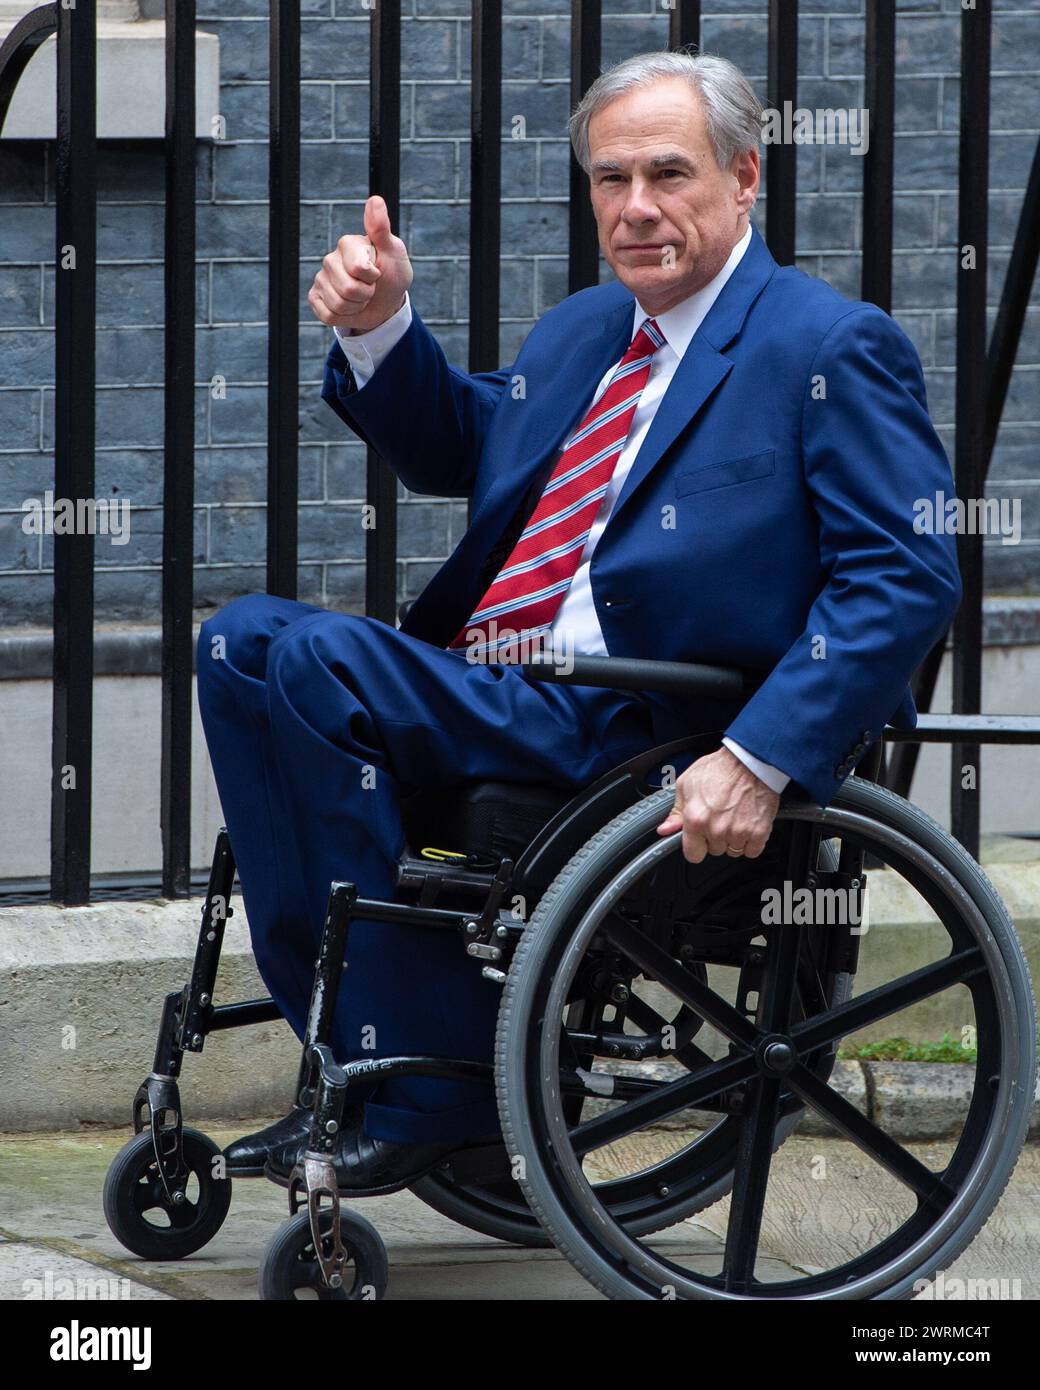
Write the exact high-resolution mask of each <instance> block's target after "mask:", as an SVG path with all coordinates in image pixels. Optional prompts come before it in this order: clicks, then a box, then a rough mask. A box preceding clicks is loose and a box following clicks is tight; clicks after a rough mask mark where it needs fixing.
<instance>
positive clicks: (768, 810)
mask: <svg viewBox="0 0 1040 1390" xmlns="http://www.w3.org/2000/svg"><path fill="white" fill-rule="evenodd" d="M779 805H780V797H779V795H778V794H777V793H776V792H775V791H773V790H772V789H771V788H770V787H767V786H766V784H765V783H764V782H763V781H762V780H761V779H760V778H758V777H756V776H755V774H754V773H753V772H751V771H750V769H748V768H746V767H745V766H744V764H743V763H742V762H741V761H740V759H739V758H735V757H734V756H733V754H732V753H731V752H730V751H729V749H728V748H720V749H719V751H718V752H717V753H709V754H708V755H707V757H704V758H698V759H697V761H696V762H695V763H692V764H691V765H690V766H689V767H688V768H687V769H686V771H685V772H683V773H681V774H680V775H679V777H677V778H676V781H675V805H674V806H673V807H672V809H671V810H670V811H669V812H668V815H667V816H666V817H665V819H664V820H663V821H662V822H661V824H660V825H659V826H658V827H657V831H658V834H659V835H671V834H674V833H675V832H676V831H677V830H679V829H680V827H681V828H682V852H683V856H684V857H685V858H686V859H688V860H690V862H691V863H693V864H699V863H700V862H701V860H702V859H703V858H704V857H705V855H707V854H730V855H731V856H732V857H734V858H738V857H740V856H741V855H743V856H745V857H746V858H748V859H756V858H757V857H758V856H759V855H760V854H761V853H762V851H763V850H764V849H765V847H766V841H767V840H768V839H769V834H770V831H771V830H772V828H773V820H774V818H775V816H776V813H777V809H778V807H779Z"/></svg>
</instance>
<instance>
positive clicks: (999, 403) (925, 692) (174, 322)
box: [0, 0, 1040, 903]
mask: <svg viewBox="0 0 1040 1390" xmlns="http://www.w3.org/2000/svg"><path fill="white" fill-rule="evenodd" d="M700 8H701V7H700V4H699V0H678V3H677V4H676V5H675V7H674V8H673V9H672V10H671V12H670V20H669V26H670V27H669V43H670V46H671V47H672V48H677V47H680V46H683V45H688V44H693V45H697V44H698V43H699V40H700V21H701V16H700ZM400 10H401V7H400V3H399V0H380V3H379V4H378V5H376V6H373V8H372V15H371V34H370V54H371V77H370V100H371V122H370V147H369V190H368V191H369V192H370V193H380V194H381V195H382V196H383V197H384V198H385V199H386V202H387V206H388V208H389V212H390V218H391V223H392V225H395V226H396V225H397V224H398V213H399V204H400V134H401V132H400V90H401V37H400V35H401V13H400ZM571 16H572V26H571V39H572V48H571V53H572V59H571V98H572V104H573V103H574V102H576V101H577V100H578V99H579V98H580V97H581V96H582V95H583V93H584V92H585V90H586V89H587V88H588V86H589V85H590V83H591V82H592V81H593V80H594V79H595V77H596V76H597V75H598V73H599V71H600V50H601V4H600V3H599V0H572V4H571ZM991 22H992V15H991V0H977V3H976V4H975V5H974V6H972V7H970V8H967V9H964V10H963V12H962V16H961V53H962V58H961V84H960V103H961V108H960V115H961V132H962V135H961V157H960V185H959V193H960V199H959V206H960V212H959V226H958V239H959V245H960V246H961V247H964V246H968V245H970V246H972V247H973V248H974V261H973V268H972V269H970V270H969V269H968V268H967V267H965V269H963V270H959V272H958V281H957V397H956V441H957V442H956V459H955V472H956V482H957V488H958V492H959V493H960V495H961V496H962V497H965V498H967V497H980V496H981V495H982V493H983V491H984V488H985V482H986V473H987V469H988V466H989V460H990V457H991V455H992V452H993V445H994V441H995V438H996V434H997V428H998V425H999V422H1000V416H1001V411H1002V409H1003V404H1004V399H1005V395H1006V392H1007V385H1008V379H1009V376H1010V372H1011V367H1012V365H1013V363H1014V360H1015V355H1016V352H1017V348H1018V342H1019V337H1020V334H1021V330H1022V324H1023V318H1024V314H1025V307H1026V303H1027V301H1028V298H1029V293H1030V287H1031V285H1032V282H1033V278H1034V275H1035V271H1036V264H1037V257H1038V250H1040V147H1038V153H1037V158H1036V159H1035V160H1034V162H1033V166H1032V171H1031V174H1030V179H1029V186H1028V189H1027V192H1026V196H1025V199H1024V201H1023V207H1022V213H1021V219H1020V223H1019V226H1018V231H1017V235H1016V240H1015V246H1014V251H1013V253H1012V256H1011V261H1010V266H1009V270H1008V274H1007V280H1006V283H1005V286H1004V291H1003V296H1002V299H1001V304H1000V311H999V314H998V317H997V322H996V328H995V331H994V334H993V338H992V342H991V343H989V344H987V341H986V321H985V305H986V254H987V248H986V217H987V193H988V173H987V160H988V148H989V67H990V34H991ZM194 30H195V5H194V3H193V0H167V3H166V53H167V58H166V104H167V105H166V133H165V158H166V195H167V196H166V228H165V238H166V240H165V277H166V330H167V331H166V336H165V354H166V361H165V382H166V402H165V465H164V466H165V472H164V491H163V499H164V519H163V591H162V624H163V644H162V656H163V661H162V691H163V704H162V788H161V820H162V852H163V865H162V891H163V893H164V894H166V895H168V896H179V895H182V894H185V893H186V892H188V891H189V886H190V883H191V875H190V863H189V842H190V841H189V827H190V788H191V762H190V735H191V678H192V505H193V500H194V484H193V479H194V438H193V409H192V394H193V382H194V375H195V348H194V291H193V279H194V263H195V184H194V168H195V161H194V141H195V128H194V125H195V92H194ZM768 31H769V32H768V91H767V93H766V97H767V102H768V104H769V105H771V106H773V107H778V108H781V109H782V108H783V103H784V102H785V101H790V102H791V103H792V105H794V104H795V101H796V91H797V77H798V33H799V26H798V5H797V0H769V4H768ZM54 33H56V34H57V93H56V102H57V116H58V122H57V147H56V166H57V210H56V237H55V264H56V267H57V298H56V328H55V356H56V383H57V386H56V420H55V493H56V495H58V496H63V497H69V498H78V497H83V498H89V497H92V496H93V493H94V439H93V423H92V422H93V418H94V415H93V400H94V357H93V353H91V352H89V351H84V350H83V345H84V343H89V342H91V341H92V338H93V333H94V324H95V312H94V299H95V223H96V178H95V149H96V128H95V26H94V17H93V6H91V5H79V6H76V7H75V8H69V9H66V8H64V7H63V6H62V5H60V4H50V5H42V6H40V7H39V8H38V9H36V10H34V11H32V13H31V14H29V15H27V16H26V17H25V18H24V19H23V20H22V21H21V22H20V23H19V24H18V25H17V26H16V27H15V29H14V30H13V31H12V32H11V34H10V35H9V36H8V38H7V40H6V41H5V43H4V44H3V46H2V48H0V129H2V127H3V121H4V118H5V116H6V113H7V109H8V105H9V103H10V99H11V96H12V94H13V92H14V89H15V86H16V84H17V82H18V79H19V77H20V75H21V73H22V71H23V70H24V68H25V65H26V63H27V62H28V60H29V58H30V57H31V56H32V53H33V52H34V51H35V50H36V48H37V47H38V46H39V44H40V43H41V42H43V41H44V39H46V38H47V37H49V36H50V35H51V34H54ZM471 35H472V69H471V71H472V79H471V135H472V139H471V146H470V149H471V205H470V266H469V269H470V312H469V335H470V336H469V343H470V347H469V367H470V370H472V371H484V370H488V369H492V368H494V367H497V366H498V365H499V362H498V334H499V257H500V250H501V245H500V194H501V189H500V169H501V82H502V10H501V0H473V5H472V26H471ZM270 59H271V61H270V176H269V200H270V201H269V205H270V259H269V276H270V296H269V359H268V491H267V501H268V507H267V583H268V588H269V589H270V591H271V592H273V593H278V594H282V595H284V596H287V597H294V596H295V594H296V573H297V483H298V406H297V402H298V386H299V344H298V324H299V305H298V265H299V252H300V240H299V221H298V214H299V199H300V6H299V3H298V2H297V3H294V2H293V0H272V3H271V22H270ZM865 90H866V101H867V105H868V109H869V111H870V124H871V139H870V144H869V149H868V153H867V155H866V156H865V158H864V160H863V229H862V244H863V258H862V288H861V294H862V296H863V298H865V299H868V300H871V301H872V302H874V303H877V304H878V305H880V306H881V307H882V308H884V309H886V310H889V309H890V308H891V289H892V189H893V140H892V134H893V111H894V100H895V0H867V4H866V19H865ZM796 154H797V151H796V149H795V147H794V145H793V144H790V143H787V144H785V143H775V144H770V145H769V147H768V150H767V155H766V180H765V191H766V199H767V204H766V239H767V241H768V244H769V246H770V249H771V251H772V253H773V255H774V256H775V257H776V259H777V260H778V261H780V262H781V263H785V264H786V263H791V262H793V260H794V257H795V250H796V207H795V199H796ZM570 191H571V202H570V224H569V289H570V291H571V292H574V291H576V290H579V289H582V288H584V287H586V286H588V285H591V284H595V283H596V282H597V280H598V259H599V257H598V245H597V238H596V228H595V222H594V219H593V215H592V209H591V205H590V202H589V199H588V196H587V186H586V178H585V175H584V174H583V172H582V171H581V169H580V168H579V166H578V165H577V162H576V161H575V160H574V159H573V157H572V160H571V179H570ZM367 500H368V502H369V503H370V504H373V505H374V506H375V508H376V514H377V515H378V516H379V525H378V526H377V527H374V528H372V529H370V530H368V531H367V532H366V545H367V550H366V588H365V602H366V610H367V612H369V613H370V614H372V615H374V616H376V617H379V618H381V619H383V620H385V621H387V622H392V621H393V619H394V613H395V599H396V595H395V588H396V538H395V515H396V482H395V478H394V476H393V474H392V473H391V471H390V469H389V468H388V467H387V466H386V465H385V464H384V463H383V462H382V461H381V460H380V459H379V458H378V457H377V456H375V454H374V453H372V452H371V451H370V452H369V457H368V465H367ZM959 546H960V562H961V571H962V576H963V580H964V601H963V604H962V606H961V610H960V612H959V614H958V617H957V620H956V622H955V624H954V629H953V663H954V665H953V701H954V712H955V713H954V716H953V717H951V718H949V719H947V720H946V721H945V722H944V721H943V720H941V719H939V718H938V717H929V718H928V719H927V721H924V722H923V725H922V729H921V731H920V732H919V734H917V736H915V734H913V733H910V734H907V733H905V732H904V733H901V734H900V735H899V741H897V742H895V744H894V746H893V748H892V749H891V750H890V758H889V762H888V767H887V769H886V770H885V771H884V772H883V774H882V775H883V776H884V777H885V779H886V780H887V782H888V783H889V785H892V786H894V787H895V788H896V789H897V790H900V791H901V792H903V793H904V794H906V793H907V792H908V791H909V787H910V781H911V778H912V775H913V769H914V763H915V759H916V754H917V744H918V743H919V742H920V741H925V740H928V741H932V740H935V739H945V740H946V741H950V742H953V744H954V748H953V753H954V757H953V777H952V781H951V814H952V822H953V828H954V832H955V833H956V834H957V835H958V836H959V838H960V839H961V840H962V841H963V843H964V844H965V845H966V846H967V847H968V848H969V849H971V850H973V851H974V852H977V847H978V836H979V789H978V785H977V783H976V786H975V788H973V789H970V790H969V789H966V788H965V787H964V786H963V785H962V779H961V777H960V776H959V769H960V767H961V766H962V764H963V763H966V762H969V763H973V764H974V765H976V766H977V763H978V750H979V745H980V744H981V743H984V742H993V741H1008V740H1009V739H1011V740H1013V741H1031V742H1036V741H1040V725H1038V723H1037V721H1028V720H1027V721H1025V723H1023V722H1022V721H1021V720H1019V721H1000V720H999V719H998V720H997V722H996V723H994V722H993V718H992V717H990V718H989V719H978V718H973V717H972V716H976V715H978V711H979V708H980V699H981V669H982V594H983V589H982V582H983V565H982V537H981V536H980V535H964V536H960V537H959ZM54 555H55V560H54V570H55V573H54V718H53V784H52V850H51V882H50V892H51V896H52V897H53V898H55V899H56V900H58V901H61V902H64V903H79V902H85V901H87V900H88V899H89V897H90V892H91V874H90V832H91V805H90V784H91V750H92V729H91V700H92V684H93V617H94V598H93V575H94V548H93V537H92V536H91V535H61V536H56V537H55V546H54ZM942 646H943V644H939V645H937V647H936V648H935V650H934V651H933V652H932V653H931V655H930V656H929V658H928V659H927V660H926V661H925V663H924V664H923V665H922V668H921V670H920V671H919V672H918V673H917V675H916V677H915V694H916V697H917V700H918V704H919V707H920V708H921V709H922V710H925V711H927V709H928V707H929V704H930V701H931V698H932V693H933V690H934V685H935V678H936V673H937V671H938V666H939V660H940V658H941V653H942ZM959 716H966V717H965V718H959ZM1012 725H1014V727H1012Z"/></svg>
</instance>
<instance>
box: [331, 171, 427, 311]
mask: <svg viewBox="0 0 1040 1390" xmlns="http://www.w3.org/2000/svg"><path fill="white" fill-rule="evenodd" d="M364 226H365V234H364V236H341V237H340V239H339V241H338V242H337V243H336V249H335V250H334V251H330V252H329V254H328V255H327V256H326V257H325V259H324V260H323V261H322V263H321V269H320V270H319V271H318V273H317V275H315V277H314V284H313V285H312V286H311V288H310V292H309V293H308V295H307V302H308V304H309V305H310V306H311V309H312V311H313V312H314V314H315V315H316V317H317V318H319V319H320V320H321V322H322V323H324V324H328V326H329V327H330V328H339V329H344V330H345V329H351V330H352V331H353V332H355V333H366V332H368V330H369V329H370V328H378V327H379V325H380V324H381V323H385V322H386V320H387V319H388V318H391V317H392V316H393V315H394V314H396V312H397V311H398V309H400V307H401V305H402V304H403V303H404V295H405V291H406V290H407V289H408V288H409V286H410V285H411V283H412V263H411V261H410V260H409V259H408V252H407V251H406V250H405V245H404V242H403V241H402V240H401V238H400V237H399V236H394V234H393V232H392V231H391V230H390V215H389V213H388V212H387V207H386V203H385V202H384V201H383V199H382V198H381V197H380V196H379V194H378V193H374V194H373V195H372V196H371V198H369V199H368V201H367V202H366V203H365V214H364Z"/></svg>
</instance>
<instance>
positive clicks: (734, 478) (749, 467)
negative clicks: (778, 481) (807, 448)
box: [675, 449, 776, 497]
mask: <svg viewBox="0 0 1040 1390" xmlns="http://www.w3.org/2000/svg"><path fill="white" fill-rule="evenodd" d="M775 472H776V450H775V449H763V450H762V452H761V453H760V454H748V455H747V456H746V457H744V458H736V459H725V460H724V461H723V462H722V463H708V464H702V465H701V466H700V467H699V468H693V469H689V470H687V471H686V472H685V473H676V475H675V495H676V497H685V496H687V494H688V493H691V492H705V491H706V490H707V489H708V488H713V487H728V486H729V485H730V484H731V483H747V482H750V481H751V479H752V478H766V477H768V476H769V475H770V474H771V473H775Z"/></svg>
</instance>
